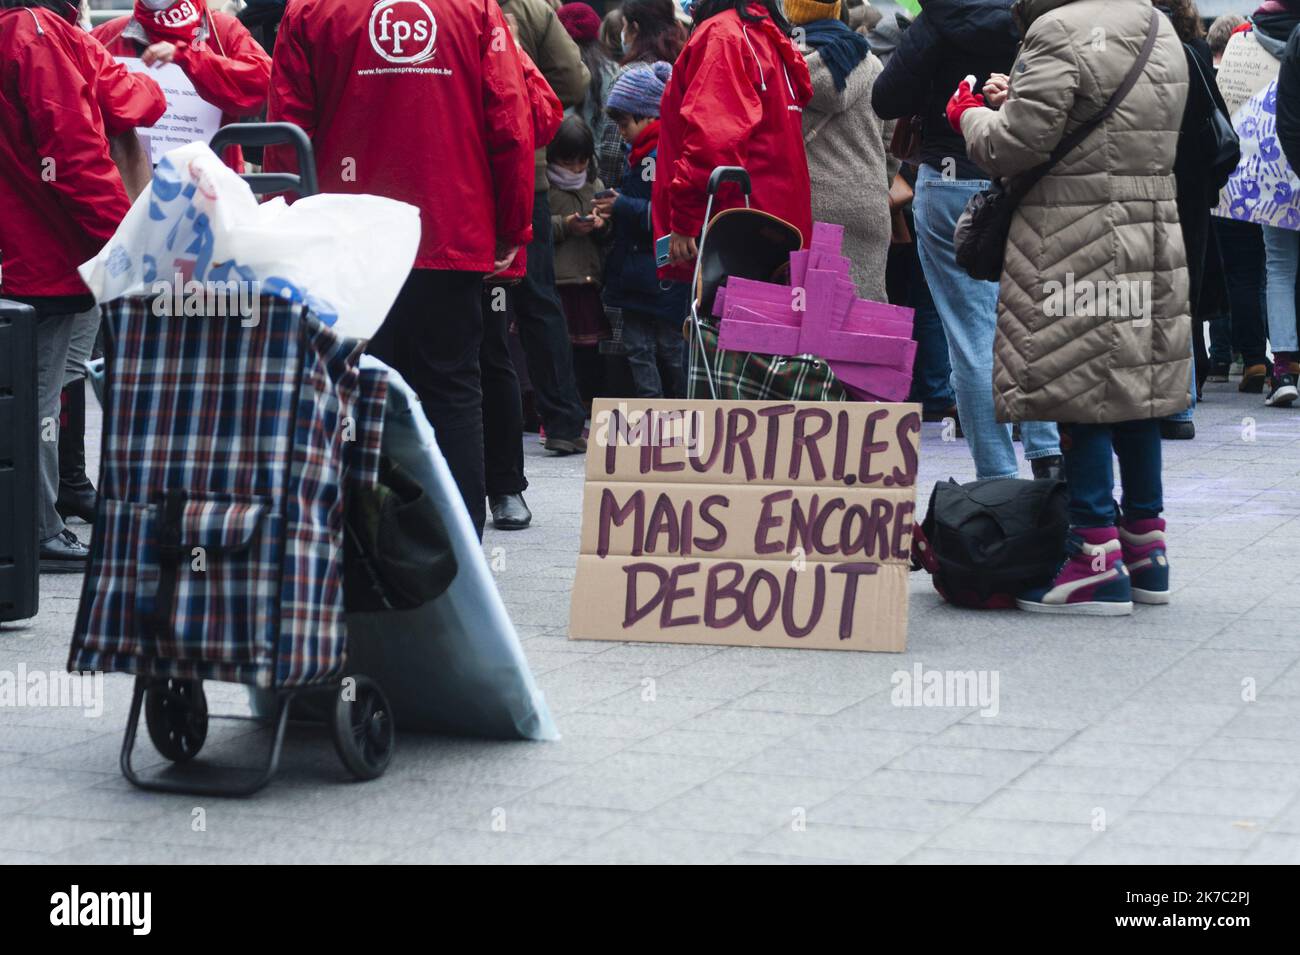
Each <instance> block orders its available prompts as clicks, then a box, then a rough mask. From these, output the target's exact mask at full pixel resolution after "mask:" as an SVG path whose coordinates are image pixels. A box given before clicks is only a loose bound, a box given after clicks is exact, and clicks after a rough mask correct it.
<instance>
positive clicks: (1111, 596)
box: [1016, 527, 1133, 617]
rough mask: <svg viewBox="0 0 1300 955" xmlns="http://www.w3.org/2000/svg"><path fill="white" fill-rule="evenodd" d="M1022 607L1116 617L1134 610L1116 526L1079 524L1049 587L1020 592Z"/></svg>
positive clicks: (1047, 611)
mask: <svg viewBox="0 0 1300 955" xmlns="http://www.w3.org/2000/svg"><path fill="white" fill-rule="evenodd" d="M1016 606H1018V607H1019V608H1020V609H1021V610H1029V611H1033V612H1034V613H1069V614H1087V615H1090V616H1098V617H1117V616H1122V615H1124V614H1130V613H1132V612H1133V594H1132V592H1131V588H1130V586H1129V577H1128V568H1126V567H1125V566H1124V561H1123V559H1122V557H1121V550H1120V542H1119V534H1118V532H1117V531H1116V530H1115V528H1113V527H1076V528H1073V529H1072V530H1071V531H1070V534H1069V536H1068V537H1066V539H1065V562H1064V563H1063V564H1062V565H1061V569H1060V570H1058V571H1057V572H1056V578H1055V579H1054V580H1053V581H1052V582H1051V584H1049V585H1048V586H1046V587H1038V588H1035V589H1034V590H1030V591H1027V592H1026V593H1024V594H1021V596H1020V597H1019V598H1017V600H1016Z"/></svg>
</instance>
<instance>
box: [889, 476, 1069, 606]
mask: <svg viewBox="0 0 1300 955" xmlns="http://www.w3.org/2000/svg"><path fill="white" fill-rule="evenodd" d="M1067 503H1068V494H1067V493H1066V489H1065V482H1063V481H1053V480H1041V481H1022V480H1019V479H1017V478H992V479H990V480H986V481H972V482H971V483H969V484H958V483H957V482H956V481H953V480H951V479H949V480H948V481H946V482H945V481H940V482H939V483H938V484H936V485H935V486H934V491H933V493H931V495H930V510H929V512H928V513H927V514H926V515H925V520H924V521H923V522H922V523H921V529H920V530H921V532H920V533H919V534H916V535H915V541H914V543H913V547H912V565H913V567H914V568H915V569H919V568H921V567H924V568H925V569H926V570H928V571H929V572H930V576H931V578H932V579H933V580H934V589H935V590H937V591H939V594H940V595H941V596H942V597H943V599H944V600H946V601H948V603H950V604H955V605H956V606H959V607H976V608H980V609H1001V608H1008V607H1014V606H1015V605H1016V596H1017V595H1018V594H1020V593H1023V592H1024V591H1025V590H1028V589H1029V588H1031V587H1035V586H1043V585H1046V584H1048V583H1050V582H1051V580H1052V578H1053V577H1054V576H1055V575H1056V571H1057V568H1059V567H1060V565H1061V557H1062V555H1063V554H1064V552H1065V535H1066V532H1067V531H1068V530H1069V529H1070V520H1069V515H1068V512H1067Z"/></svg>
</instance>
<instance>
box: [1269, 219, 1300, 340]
mask: <svg viewBox="0 0 1300 955" xmlns="http://www.w3.org/2000/svg"><path fill="white" fill-rule="evenodd" d="M1262 228H1263V230H1264V261H1265V263H1266V265H1265V269H1266V271H1265V286H1264V295H1265V299H1266V300H1267V302H1268V341H1269V344H1270V345H1272V346H1273V352H1274V354H1276V353H1277V352H1280V351H1285V352H1293V351H1297V350H1300V346H1298V345H1297V342H1296V323H1295V279H1296V270H1297V267H1298V266H1300V232H1296V231H1295V230H1294V229H1279V228H1277V227H1276V226H1271V225H1266V226H1263V227H1262Z"/></svg>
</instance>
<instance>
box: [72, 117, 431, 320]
mask: <svg viewBox="0 0 1300 955" xmlns="http://www.w3.org/2000/svg"><path fill="white" fill-rule="evenodd" d="M419 244H420V211H419V210H418V209H417V208H416V207H415V206H412V205H409V204H407V203H405V202H398V201H397V200H396V199H385V198H383V197H382V196H368V195H316V196H308V197H307V198H305V199H299V200H297V201H296V202H294V204H293V205H289V204H288V203H286V202H285V201H284V200H283V199H282V198H275V199H272V200H271V201H269V202H265V203H260V204H259V203H258V201H257V199H256V197H255V196H254V195H253V191H252V190H251V189H250V188H249V186H248V183H246V182H244V180H242V179H241V178H240V177H239V176H238V175H237V174H236V173H235V172H234V171H233V170H232V169H230V168H229V167H228V166H226V164H225V163H223V162H222V161H221V160H220V158H218V157H217V155H216V154H215V153H214V152H213V151H212V150H211V149H209V148H208V146H207V145H206V144H205V143H201V142H198V143H190V144H189V145H188V146H180V147H177V148H176V149H173V150H172V151H170V152H169V153H167V154H166V155H165V156H164V157H163V159H162V162H160V163H159V164H158V166H157V168H156V169H155V170H154V178H153V182H152V183H151V184H150V187H149V189H148V190H146V191H145V192H144V193H142V194H141V195H140V197H139V198H138V199H137V200H136V201H135V203H134V204H133V205H132V206H131V209H130V211H129V212H128V213H127V214H126V218H124V219H123V220H122V224H121V225H120V226H119V227H118V229H117V232H116V233H114V235H113V238H111V239H110V240H109V241H108V243H107V244H106V245H105V246H104V248H103V249H102V250H101V251H100V253H99V255H97V256H95V257H94V258H93V259H91V260H90V261H89V262H87V263H85V264H84V265H82V266H81V268H80V272H81V277H82V279H83V280H84V281H85V283H86V285H87V286H89V288H90V291H91V292H92V293H93V294H94V296H95V299H96V301H99V302H106V301H109V300H111V299H114V298H118V297H120V296H122V295H130V294H137V293H155V292H166V293H167V294H169V295H171V294H172V293H173V288H174V287H178V286H181V285H183V284H185V283H237V284H238V285H239V286H240V294H241V295H251V297H252V298H254V299H255V298H256V296H257V295H259V294H262V295H278V296H280V297H282V298H286V299H288V300H290V301H295V302H303V303H304V304H306V305H308V306H309V307H310V308H311V309H312V310H313V311H314V312H315V313H316V315H317V317H318V318H320V319H321V321H323V322H325V323H326V324H328V325H331V326H333V327H334V330H335V332H336V333H338V334H339V335H342V336H344V337H348V338H370V337H371V336H372V335H373V334H374V333H375V331H376V330H378V328H379V326H380V325H381V324H383V321H384V317H385V316H386V315H387V314H388V310H389V308H391V307H392V304H393V302H394V301H395V300H396V298H397V293H398V292H399V291H400V290H401V288H402V284H403V283H404V282H405V281H406V277H407V275H408V274H409V273H410V271H411V265H412V264H413V263H414V262H415V253H416V250H417V249H418V247H419ZM177 276H180V278H181V281H177ZM181 297H182V293H181V292H180V291H179V289H177V290H176V301H177V302H178V303H179V302H180V300H181ZM186 314H188V313H186Z"/></svg>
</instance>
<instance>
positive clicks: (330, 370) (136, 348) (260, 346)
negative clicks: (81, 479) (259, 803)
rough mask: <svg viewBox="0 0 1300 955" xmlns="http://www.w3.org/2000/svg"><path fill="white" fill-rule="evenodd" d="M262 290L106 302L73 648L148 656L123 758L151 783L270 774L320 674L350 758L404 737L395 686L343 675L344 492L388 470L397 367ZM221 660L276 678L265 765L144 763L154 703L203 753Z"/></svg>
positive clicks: (178, 747) (200, 788)
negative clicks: (165, 769)
mask: <svg viewBox="0 0 1300 955" xmlns="http://www.w3.org/2000/svg"><path fill="white" fill-rule="evenodd" d="M259 306H260V307H259V309H258V312H259V314H257V317H256V321H255V322H249V321H244V320H240V319H238V318H235V317H229V318H226V317H206V316H204V317H197V316H191V317H174V316H170V315H167V314H165V313H166V312H167V311H168V309H166V308H156V307H155V300H154V299H153V298H151V297H144V296H140V297H128V298H123V299H118V300H116V301H114V302H111V303H109V304H108V305H106V306H105V307H104V324H103V332H104V351H105V358H106V362H105V383H104V395H105V402H104V428H103V446H102V452H101V463H100V471H101V475H100V499H99V506H98V511H97V513H96V522H95V533H94V535H93V538H92V541H91V557H90V566H89V569H88V571H87V574H86V579H85V584H84V588H83V591H82V596H81V605H80V608H79V612H78V615H77V623H76V629H75V633H74V635H73V641H72V651H71V657H70V661H69V668H70V669H72V670H80V671H108V672H126V673H134V674H136V685H135V693H134V696H133V699H132V704H131V714H130V717H129V720H128V725H127V728H126V735H125V738H124V740H123V746H122V760H121V765H122V771H123V773H124V774H125V775H126V777H127V778H128V779H130V780H131V782H133V783H136V784H137V785H142V786H144V787H146V788H153V789H162V790H168V791H184V792H196V791H197V792H205V793H220V794H247V793H250V792H253V791H256V790H257V789H259V788H261V787H262V786H263V785H265V784H266V782H267V781H269V779H270V778H271V776H272V775H273V774H274V772H275V768H276V764H277V763H278V759H279V753H280V748H281V744H282V742H283V738H284V732H285V726H286V723H287V718H288V713H289V704H290V702H291V700H292V699H293V698H294V697H295V696H296V695H298V694H300V693H305V692H310V691H316V692H322V693H332V695H333V696H335V697H336V699H335V705H334V706H333V707H332V709H331V711H330V712H331V717H332V724H333V730H334V738H335V745H336V748H338V750H339V754H340V757H341V758H342V759H343V762H344V764H345V765H347V767H348V768H349V769H350V770H351V771H352V772H353V773H354V775H357V776H359V777H361V778H373V777H375V776H378V775H379V774H381V773H382V772H383V770H384V768H385V766H386V765H387V762H388V759H389V758H390V756H391V750H392V744H393V727H392V721H391V718H390V717H389V708H388V706H387V703H386V701H385V700H384V697H383V693H382V691H381V690H380V689H379V687H378V686H376V685H375V684H373V683H372V682H370V681H368V680H366V679H365V678H364V677H350V678H349V682H348V684H347V686H346V690H347V691H348V692H345V693H340V692H337V691H338V689H339V687H340V686H341V683H340V681H341V679H342V677H343V672H344V665H345V662H346V649H347V630H346V626H345V623H344V616H343V613H344V603H343V584H342V579H343V573H342V561H343V533H344V503H345V501H344V497H345V492H346V491H347V490H348V489H349V487H352V488H362V487H370V486H373V484H374V482H375V481H376V479H377V476H378V470H379V455H380V444H381V439H382V429H383V408H384V401H385V397H386V393H387V379H386V377H385V376H384V373H383V372H382V371H379V370H373V369H366V370H363V369H360V368H358V365H357V357H358V356H357V354H356V352H357V351H358V349H357V347H356V346H357V343H356V342H355V341H352V340H348V339H341V338H339V337H337V336H336V335H334V334H333V333H332V332H331V331H330V329H329V328H328V327H326V326H325V325H324V324H322V323H321V322H320V321H319V320H318V319H316V318H315V317H314V316H313V315H312V314H311V312H310V311H309V310H308V309H307V308H305V307H304V306H301V305H295V304H292V303H289V302H286V301H284V300H282V299H278V298H273V297H263V298H261V299H260V300H259ZM160 313H163V314H160ZM205 680H221V681H230V682H236V683H243V684H248V685H250V686H254V687H259V688H262V689H264V690H270V691H274V693H275V697H276V699H277V712H276V724H275V735H274V740H273V743H272V745H271V749H270V754H269V756H268V759H267V762H266V766H265V768H264V769H263V770H262V771H261V772H260V773H259V774H258V775H257V777H256V778H254V779H252V780H251V781H248V782H244V783H242V784H239V785H235V786H233V787H232V786H229V785H222V786H213V785H209V784H204V783H199V784H194V783H192V782H178V781H177V780H176V779H175V778H167V777H165V776H160V777H157V778H152V779H148V780H146V779H143V778H142V777H140V776H139V775H138V774H137V773H136V772H135V771H134V769H133V768H132V765H131V753H132V749H133V746H134V738H135V733H136V728H137V725H138V722H139V716H140V710H141V708H142V705H143V708H144V711H145V719H146V724H147V728H148V731H149V735H150V737H151V739H152V740H153V742H154V744H155V745H156V746H157V748H158V750H159V751H160V752H161V753H162V754H163V755H164V756H166V757H168V758H169V759H171V760H173V761H174V762H184V761H187V760H189V759H191V758H193V757H194V756H195V755H196V754H197V753H198V751H199V750H200V748H201V747H202V746H203V743H204V740H205V738H206V736H207V727H208V711H207V703H206V699H205V696H204V692H203V681H205ZM353 681H355V682H353Z"/></svg>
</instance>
